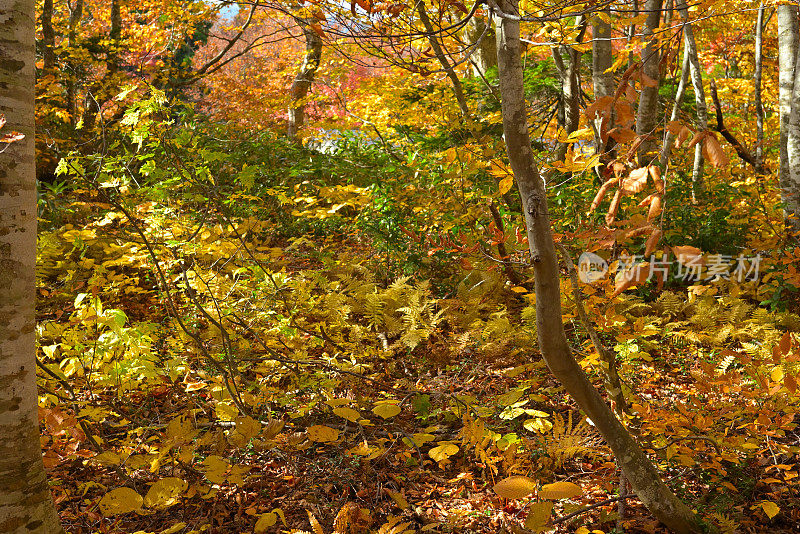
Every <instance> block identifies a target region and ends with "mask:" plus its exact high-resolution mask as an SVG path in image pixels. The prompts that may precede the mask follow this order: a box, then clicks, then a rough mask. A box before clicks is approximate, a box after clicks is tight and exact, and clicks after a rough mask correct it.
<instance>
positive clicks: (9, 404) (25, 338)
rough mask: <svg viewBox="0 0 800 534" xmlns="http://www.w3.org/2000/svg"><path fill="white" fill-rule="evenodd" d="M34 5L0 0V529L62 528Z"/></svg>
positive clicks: (45, 531)
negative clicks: (41, 382)
mask: <svg viewBox="0 0 800 534" xmlns="http://www.w3.org/2000/svg"><path fill="white" fill-rule="evenodd" d="M35 17H36V15H35V7H34V2H33V0H0V19H2V21H3V24H2V25H0V87H2V88H3V89H2V91H0V113H3V114H5V116H6V118H7V120H8V123H7V124H6V126H5V128H4V133H5V132H9V131H17V132H20V133H22V134H24V135H25V138H24V139H22V140H20V141H17V142H15V143H11V144H6V143H0V150H4V152H3V153H2V154H0V214H2V216H0V265H2V268H1V269H0V295H2V296H1V297H0V436H1V437H0V532H4V533H15V534H16V533H20V534H21V533H42V534H53V533H61V532H63V530H62V528H61V525H60V524H59V521H58V514H56V510H55V507H54V506H53V500H52V497H51V495H50V488H49V487H48V485H47V478H46V476H45V472H44V466H43V465H42V450H41V445H40V442H39V424H38V415H37V410H38V408H37V405H36V401H37V391H36V352H35V351H36V347H35V339H34V331H35V328H34V327H35V321H36V317H35V315H34V294H35V276H34V273H35V268H36V182H35V177H36V171H35V168H34V165H35V164H34V118H33V117H34V115H33V109H34V91H35V89H34V82H35V80H34V76H35V69H34V65H35V61H36V54H35V43H34V23H35Z"/></svg>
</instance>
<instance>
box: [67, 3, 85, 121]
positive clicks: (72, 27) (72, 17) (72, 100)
mask: <svg viewBox="0 0 800 534" xmlns="http://www.w3.org/2000/svg"><path fill="white" fill-rule="evenodd" d="M82 18H83V0H75V5H74V6H70V14H69V30H68V32H67V45H68V46H69V48H70V49H72V48H74V47H75V44H76V43H75V40H76V38H77V34H78V24H80V22H81V19H82ZM67 71H68V72H67V113H69V121H70V125H71V126H73V127H74V126H75V125H76V124H77V123H78V81H77V78H78V73H77V72H75V65H74V64H72V62H71V61H70V60H69V59H67Z"/></svg>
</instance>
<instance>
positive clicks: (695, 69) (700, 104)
mask: <svg viewBox="0 0 800 534" xmlns="http://www.w3.org/2000/svg"><path fill="white" fill-rule="evenodd" d="M678 10H679V11H680V14H681V19H682V20H683V40H684V46H685V47H686V54H687V55H688V56H689V65H690V67H691V69H690V74H691V79H692V88H693V89H694V102H695V107H696V109H697V128H698V129H700V130H701V131H703V130H707V129H708V109H707V108H706V96H705V92H704V91H703V73H702V70H700V60H699V59H698V57H697V43H696V42H695V39H694V30H693V29H692V23H691V22H690V21H689V9H688V7H687V6H686V0H680V1H679V2H678ZM701 144H702V143H697V144H696V145H695V146H694V165H693V166H692V200H693V201H696V200H697V194H698V193H699V192H700V191H702V189H703V148H702V147H701V146H700V145H701Z"/></svg>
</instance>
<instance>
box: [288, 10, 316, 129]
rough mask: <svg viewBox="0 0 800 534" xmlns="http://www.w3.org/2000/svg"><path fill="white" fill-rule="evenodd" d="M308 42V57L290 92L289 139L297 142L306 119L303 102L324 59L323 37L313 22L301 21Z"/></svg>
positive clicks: (304, 60) (305, 58) (304, 59)
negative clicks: (313, 26) (313, 25)
mask: <svg viewBox="0 0 800 534" xmlns="http://www.w3.org/2000/svg"><path fill="white" fill-rule="evenodd" d="M298 22H299V23H300V27H301V29H302V30H303V37H304V38H305V41H306V55H305V57H304V58H303V63H302V65H301V66H300V71H299V72H298V73H297V76H295V78H294V81H293V82H292V88H291V90H290V93H289V94H290V98H291V102H290V103H289V125H288V128H287V135H288V136H289V139H293V140H296V139H297V134H298V132H299V131H300V129H301V128H302V127H303V124H304V123H305V118H306V104H305V102H304V101H303V100H304V99H305V98H306V97H307V96H308V91H309V90H310V89H311V84H312V83H314V77H315V76H316V74H317V69H319V62H320V59H322V37H321V36H320V35H319V34H318V33H317V32H316V31H314V29H313V28H312V27H311V24H312V21H310V20H306V19H299V20H298Z"/></svg>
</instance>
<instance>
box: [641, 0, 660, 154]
mask: <svg viewBox="0 0 800 534" xmlns="http://www.w3.org/2000/svg"><path fill="white" fill-rule="evenodd" d="M644 10H645V12H647V20H646V22H645V27H644V30H643V32H642V35H643V39H644V40H645V41H646V42H647V45H646V46H645V48H644V50H642V74H643V77H644V76H646V77H647V78H649V80H645V81H643V82H642V93H641V96H640V97H639V109H638V110H637V112H636V134H637V135H638V136H639V137H641V138H642V143H641V144H640V145H639V150H638V153H637V156H638V159H639V165H640V166H645V165H647V164H649V158H651V157H652V155H651V152H653V151H654V150H655V148H656V138H655V135H654V132H655V129H656V125H657V124H658V84H659V81H660V78H661V73H660V69H659V63H660V60H661V57H660V54H659V52H658V36H657V35H656V34H655V31H656V29H657V28H658V26H659V23H660V22H661V0H647V1H646V2H645V4H644Z"/></svg>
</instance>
